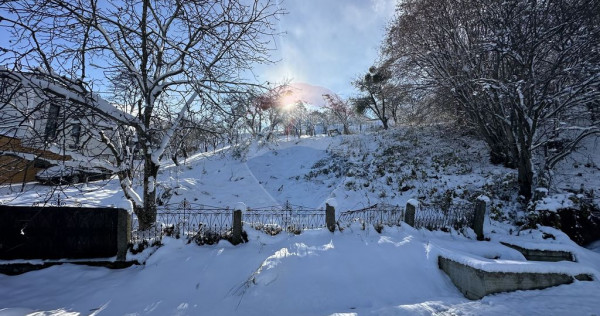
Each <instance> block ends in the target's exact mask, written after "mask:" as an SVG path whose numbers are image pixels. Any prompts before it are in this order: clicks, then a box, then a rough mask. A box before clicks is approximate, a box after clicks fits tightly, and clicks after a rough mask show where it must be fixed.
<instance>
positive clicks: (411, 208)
mask: <svg viewBox="0 0 600 316" xmlns="http://www.w3.org/2000/svg"><path fill="white" fill-rule="evenodd" d="M417 207H419V201H417V200H415V199H410V200H408V201H407V202H406V212H405V213H404V222H405V223H406V224H408V225H409V226H411V227H415V213H416V211H417Z"/></svg>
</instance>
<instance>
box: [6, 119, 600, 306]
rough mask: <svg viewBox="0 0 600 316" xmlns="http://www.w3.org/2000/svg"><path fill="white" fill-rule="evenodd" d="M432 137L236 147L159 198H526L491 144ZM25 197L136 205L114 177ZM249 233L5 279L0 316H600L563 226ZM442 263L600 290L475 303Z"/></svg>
mask: <svg viewBox="0 0 600 316" xmlns="http://www.w3.org/2000/svg"><path fill="white" fill-rule="evenodd" d="M423 135H428V136H426V137H421V136H419V137H417V136H416V135H415V134H414V132H411V131H395V132H390V134H387V135H383V136H382V135H381V134H375V135H350V136H337V137H315V138H302V139H293V140H290V141H280V142H279V143H278V144H269V145H268V146H257V145H256V144H253V145H252V146H250V147H249V148H248V150H247V152H245V155H244V156H245V159H242V160H240V159H234V158H232V157H231V155H230V151H228V150H227V149H224V150H222V151H220V152H216V153H207V154H198V155H195V156H193V157H191V158H189V159H188V160H187V162H186V163H185V164H184V165H183V166H180V167H177V166H174V165H165V166H163V169H162V171H161V173H160V177H161V178H160V181H161V186H160V187H159V188H158V189H159V192H161V193H162V192H167V193H170V194H165V195H164V196H165V200H166V201H168V202H170V203H176V202H179V201H181V200H183V199H184V198H185V199H187V200H189V201H193V202H195V203H201V204H205V205H209V206H221V207H222V206H229V207H233V206H234V205H235V204H236V203H237V202H244V203H245V204H247V205H248V206H249V207H251V208H254V207H268V206H275V205H283V204H284V203H285V202H286V201H288V202H290V203H291V204H292V205H301V206H305V207H313V208H314V207H322V206H323V205H324V203H325V201H326V200H327V199H330V198H335V199H336V200H337V206H338V208H340V209H342V210H348V209H357V208H362V207H365V206H368V205H371V204H374V203H379V202H385V203H391V204H400V205H402V204H404V203H406V201H407V200H408V199H410V198H422V197H426V198H427V199H428V200H431V201H434V200H439V201H444V199H451V200H460V199H465V200H470V199H472V198H473V197H474V196H476V195H477V194H481V193H488V192H492V191H493V192H494V193H495V194H496V195H495V196H493V197H492V200H493V203H494V204H493V205H495V206H496V208H497V209H503V208H502V206H504V207H505V208H506V207H508V206H510V205H512V204H511V203H514V201H513V200H511V199H509V198H507V196H508V195H510V192H509V191H510V190H511V189H510V187H511V186H512V184H514V178H515V177H514V171H513V170H509V169H505V168H502V167H497V166H491V165H489V164H488V163H486V161H487V156H486V154H485V147H484V146H483V144H481V143H479V142H474V141H472V140H470V139H468V138H461V137H458V138H457V137H449V136H444V135H443V133H436V132H435V130H434V131H429V132H427V131H425V132H424V133H423ZM594 159H596V158H594ZM597 165H598V163H597V162H593V163H592V164H589V166H590V167H588V166H585V165H578V166H577V168H578V169H579V170H583V171H585V175H584V176H577V175H575V176H574V177H573V179H574V180H579V179H585V180H586V181H587V182H586V186H587V187H586V188H591V189H595V190H598V189H599V186H598V177H597V173H594V170H595V169H594V168H595V166H597ZM596 169H597V168H596ZM561 181H562V180H561ZM564 181H566V180H564ZM570 183H571V184H570V186H573V187H577V183H575V182H574V181H571V182H570ZM18 189H20V187H19V188H17V187H13V188H2V189H0V190H2V192H0V202H2V203H9V204H25V205H30V204H31V203H33V202H37V201H43V200H50V201H55V200H56V197H57V196H61V201H63V202H64V203H66V204H74V203H81V204H83V205H113V206H117V207H124V208H129V207H130V206H129V204H128V203H127V202H126V201H125V199H124V197H123V194H122V193H121V191H120V188H119V185H118V182H117V181H116V180H110V181H101V182H96V183H90V184H87V185H86V184H79V185H76V186H74V187H70V188H65V189H63V190H58V191H55V192H52V191H51V190H50V188H48V187H44V186H39V185H35V184H28V185H27V186H26V190H25V191H24V192H19V190H18ZM169 195H171V196H170V197H169ZM504 195H506V196H504ZM598 195H599V196H600V194H598ZM505 211H506V212H509V211H510V209H505ZM499 217H501V216H499ZM247 231H248V233H249V242H248V243H245V244H242V245H238V246H232V245H231V244H229V243H228V242H226V241H221V242H220V243H218V244H216V245H211V246H197V245H195V244H194V243H192V244H186V243H185V241H183V240H176V239H171V238H165V239H164V240H163V243H164V245H163V246H162V247H160V248H158V249H149V251H150V252H147V253H146V255H149V257H147V260H146V262H145V265H141V266H133V267H130V268H127V269H122V270H110V269H106V268H99V267H87V266H77V265H71V264H64V265H61V266H54V267H51V268H48V269H44V270H40V271H34V272H29V273H26V274H23V275H19V276H5V275H0V315H28V314H33V315H334V314H336V315H433V314H438V315H595V314H596V315H597V314H600V301H599V300H598V298H599V297H600V281H599V280H600V278H599V277H600V253H599V251H600V247H599V246H598V245H597V244H593V245H590V246H589V247H588V248H589V249H585V248H582V247H579V246H577V245H576V244H575V243H573V242H572V241H571V240H570V239H569V238H568V237H567V236H566V235H564V234H563V233H561V232H560V231H558V230H555V229H552V228H547V227H543V228H540V229H536V230H523V231H520V232H518V233H517V232H516V229H515V226H512V225H510V224H509V223H501V222H496V221H493V220H490V219H487V220H486V224H485V232H486V236H487V237H490V239H491V240H490V241H489V242H478V241H475V240H474V238H473V233H472V231H469V230H466V231H463V232H457V231H451V232H450V233H444V232H439V231H438V232H429V231H426V230H415V229H413V228H411V227H409V226H407V225H403V226H401V227H386V228H384V230H383V232H382V233H381V234H379V233H377V232H376V231H375V230H373V229H371V228H367V229H366V230H362V229H361V227H359V226H351V227H350V228H349V229H346V230H344V231H343V232H335V233H333V234H332V233H330V232H329V231H327V230H325V229H322V230H311V231H305V232H303V233H302V234H300V235H293V234H286V233H281V234H279V235H277V236H268V235H266V234H263V233H260V232H257V231H253V230H251V229H249V228H247ZM544 234H551V235H552V236H553V237H554V238H551V239H544ZM546 236H547V235H546ZM500 241H506V242H510V243H514V244H518V245H522V246H532V247H537V248H539V249H559V250H567V251H571V252H573V253H574V254H575V256H576V258H577V261H578V262H577V263H558V264H547V263H545V264H536V263H531V262H527V261H525V260H524V258H523V256H522V255H521V254H520V253H519V252H517V251H516V250H513V249H511V248H507V247H505V246H502V245H501V244H500V243H499V242H500ZM151 251H154V252H153V253H151ZM150 253H151V254H150ZM439 254H446V255H448V256H453V257H454V258H462V259H464V260H471V261H473V262H475V261H476V262H479V263H481V264H486V265H487V267H491V268H492V269H507V270H508V271H567V272H572V273H579V272H586V273H589V274H592V275H593V276H594V277H595V281H592V282H580V281H576V282H575V283H573V284H570V285H562V286H558V287H553V288H549V289H545V290H535V291H518V292H513V293H501V294H495V295H490V296H487V297H485V298H483V299H482V300H479V301H469V300H467V299H465V298H464V297H463V296H462V294H461V293H460V292H459V291H458V290H457V289H456V287H455V286H454V285H453V284H452V282H451V281H450V279H449V278H448V277H447V276H446V275H445V274H444V273H443V272H442V271H441V270H439V269H438V263H437V257H438V255H439ZM507 266H508V268H502V267H507ZM511 269H512V270H511Z"/></svg>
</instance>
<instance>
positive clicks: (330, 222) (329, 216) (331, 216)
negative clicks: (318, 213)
mask: <svg viewBox="0 0 600 316" xmlns="http://www.w3.org/2000/svg"><path fill="white" fill-rule="evenodd" d="M325 225H327V229H329V231H330V232H332V233H333V232H334V231H335V207H333V206H331V205H329V203H326V204H325Z"/></svg>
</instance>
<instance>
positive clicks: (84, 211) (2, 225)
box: [0, 205, 131, 260]
mask: <svg viewBox="0 0 600 316" xmlns="http://www.w3.org/2000/svg"><path fill="white" fill-rule="evenodd" d="M130 238H131V216H130V215H129V214H128V212H127V211H126V210H124V209H115V208H76V207H24V206H23V207H21V206H3V205H0V259H4V260H11V259H82V258H109V257H114V256H117V259H118V260H125V255H126V253H127V248H128V244H129V240H130Z"/></svg>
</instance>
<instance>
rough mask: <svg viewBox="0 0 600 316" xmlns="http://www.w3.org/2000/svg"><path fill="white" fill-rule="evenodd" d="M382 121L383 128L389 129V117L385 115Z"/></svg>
mask: <svg viewBox="0 0 600 316" xmlns="http://www.w3.org/2000/svg"><path fill="white" fill-rule="evenodd" d="M381 123H383V129H388V127H389V126H388V118H387V117H383V118H382V119H381Z"/></svg>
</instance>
